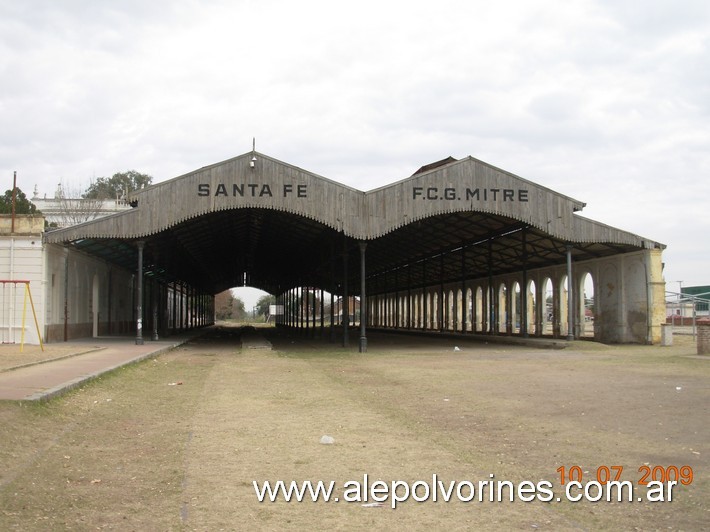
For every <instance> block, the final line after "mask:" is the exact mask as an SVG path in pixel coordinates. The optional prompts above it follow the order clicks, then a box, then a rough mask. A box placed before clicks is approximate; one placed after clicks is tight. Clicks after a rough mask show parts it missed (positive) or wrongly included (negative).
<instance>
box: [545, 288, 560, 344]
mask: <svg viewBox="0 0 710 532" xmlns="http://www.w3.org/2000/svg"><path fill="white" fill-rule="evenodd" d="M542 287H543V288H542V294H543V297H544V303H545V316H544V325H543V330H542V333H543V334H545V335H550V336H552V335H553V334H554V332H555V320H556V319H557V316H556V315H555V294H554V291H553V288H552V279H550V278H549V277H546V278H545V279H544V280H543V281H542Z"/></svg>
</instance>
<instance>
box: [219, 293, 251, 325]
mask: <svg viewBox="0 0 710 532" xmlns="http://www.w3.org/2000/svg"><path fill="white" fill-rule="evenodd" d="M214 304H215V318H217V319H218V320H239V321H241V320H243V319H244V316H245V315H246V311H245V310H244V301H242V300H241V299H239V298H238V297H234V296H233V295H232V291H231V290H225V291H224V292H220V293H219V294H217V295H216V296H215V297H214Z"/></svg>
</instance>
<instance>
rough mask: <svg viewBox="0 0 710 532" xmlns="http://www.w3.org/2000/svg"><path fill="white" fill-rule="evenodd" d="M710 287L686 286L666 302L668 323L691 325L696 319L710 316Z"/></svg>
mask: <svg viewBox="0 0 710 532" xmlns="http://www.w3.org/2000/svg"><path fill="white" fill-rule="evenodd" d="M709 306H710V286H684V287H682V288H681V293H680V294H674V295H673V296H669V299H668V300H667V301H666V315H667V319H666V321H667V323H675V322H677V323H680V324H689V323H691V322H692V319H693V318H694V317H699V316H708V315H710V310H709V308H708V307H709Z"/></svg>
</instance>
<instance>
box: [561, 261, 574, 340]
mask: <svg viewBox="0 0 710 532" xmlns="http://www.w3.org/2000/svg"><path fill="white" fill-rule="evenodd" d="M559 294H560V321H559V325H560V336H567V334H568V331H569V320H568V317H569V312H570V311H571V310H572V309H570V308H569V297H568V294H569V279H568V277H567V276H566V275H565V276H564V277H562V280H561V281H560V284H559Z"/></svg>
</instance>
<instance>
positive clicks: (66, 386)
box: [19, 337, 195, 402]
mask: <svg viewBox="0 0 710 532" xmlns="http://www.w3.org/2000/svg"><path fill="white" fill-rule="evenodd" d="M194 338H195V337H189V338H184V339H182V340H180V341H179V342H176V343H174V344H171V345H167V346H163V347H161V348H159V349H156V350H155V351H151V352H149V353H144V354H142V355H138V356H136V357H135V358H132V359H130V360H126V361H124V362H121V363H120V364H115V365H113V366H108V367H106V368H102V369H101V370H99V371H95V372H93V373H90V374H87V375H81V376H80V377H77V378H75V379H72V380H69V381H66V382H63V383H62V384H60V385H59V386H55V387H54V388H49V389H47V390H42V391H41V392H35V393H33V394H31V395H28V396H27V397H24V398H22V399H20V400H19V402H25V401H27V402H45V401H50V400H51V399H54V398H56V397H59V396H60V395H62V394H64V393H66V392H68V391H70V390H73V389H74V388H77V387H79V386H81V385H82V384H85V383H87V382H89V381H92V380H94V379H96V378H97V377H100V376H102V375H106V374H108V373H110V372H112V371H116V370H117V369H120V368H122V367H125V366H130V365H131V364H137V363H139V362H142V361H144V360H148V359H150V358H154V357H157V356H159V355H162V354H163V353H167V352H168V351H171V350H173V349H175V348H176V347H180V346H181V345H183V344H185V343H187V342H190V341H192V340H194Z"/></svg>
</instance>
